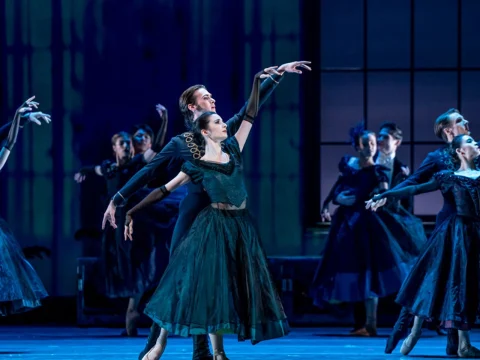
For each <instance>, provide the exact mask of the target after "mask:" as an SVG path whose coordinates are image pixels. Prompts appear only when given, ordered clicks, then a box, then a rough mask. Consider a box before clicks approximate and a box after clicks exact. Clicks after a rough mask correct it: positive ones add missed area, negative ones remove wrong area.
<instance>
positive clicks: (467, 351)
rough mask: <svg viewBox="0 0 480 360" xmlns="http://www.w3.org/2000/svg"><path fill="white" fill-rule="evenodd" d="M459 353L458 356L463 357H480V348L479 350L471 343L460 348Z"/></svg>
mask: <svg viewBox="0 0 480 360" xmlns="http://www.w3.org/2000/svg"><path fill="white" fill-rule="evenodd" d="M457 354H458V357H461V358H471V359H472V358H473V359H478V358H480V350H478V349H477V348H476V347H474V346H472V345H470V344H469V345H467V346H466V347H464V348H462V349H458V353H457Z"/></svg>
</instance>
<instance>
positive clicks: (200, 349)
mask: <svg viewBox="0 0 480 360" xmlns="http://www.w3.org/2000/svg"><path fill="white" fill-rule="evenodd" d="M309 63H310V62H309V61H294V62H290V63H286V64H283V65H281V66H279V67H278V68H276V69H272V70H269V73H270V75H271V76H270V77H269V78H267V79H265V80H264V81H263V82H262V84H261V85H260V95H259V96H260V100H259V102H260V103H259V107H261V106H262V105H263V103H264V102H265V101H266V100H267V99H268V97H269V96H270V94H271V93H272V92H273V90H274V89H275V88H276V86H277V85H278V84H279V83H280V81H281V80H282V79H283V75H284V73H295V74H301V73H302V70H301V69H306V70H311V69H310V67H309V66H308V65H307V64H309ZM215 104H216V103H215V100H214V99H213V97H212V94H210V93H209V92H208V90H207V89H206V88H205V86H203V85H195V86H192V87H190V88H188V89H187V90H185V91H184V92H183V94H182V95H181V96H180V99H179V106H180V111H181V113H182V115H183V116H184V120H185V124H186V125H187V127H188V128H191V126H192V124H193V123H194V121H195V120H196V119H197V118H198V117H199V116H200V115H201V113H203V112H205V111H215V109H216V107H215ZM245 109H246V105H244V106H243V107H242V109H241V110H240V111H239V112H238V113H237V114H236V115H234V116H233V117H232V118H231V119H230V120H228V121H227V122H226V124H227V131H228V135H229V136H233V134H235V132H236V131H237V130H238V127H239V126H240V124H241V122H242V121H243V119H244V118H245ZM194 145H195V140H194V138H193V134H192V133H191V132H187V133H184V134H182V135H178V136H176V137H174V138H173V139H172V140H170V142H169V143H168V144H167V145H166V146H165V147H164V149H163V150H162V151H161V152H160V153H159V154H158V155H157V156H156V157H155V158H154V159H153V160H152V161H151V162H150V163H149V164H148V165H147V166H145V167H144V168H143V169H142V170H140V171H139V172H138V173H137V174H136V175H135V176H134V177H133V178H132V179H131V180H130V181H129V182H128V183H127V184H126V185H125V186H124V187H123V188H122V189H120V190H119V192H118V193H117V194H116V195H115V196H114V197H113V199H112V201H111V202H110V204H109V206H108V208H107V210H106V212H105V215H104V218H103V226H104V225H105V224H106V222H107V221H109V222H110V223H111V224H112V226H116V225H115V210H116V208H117V207H118V206H119V205H121V204H122V202H123V201H124V200H125V199H128V198H129V197H131V196H132V195H133V194H134V193H135V192H136V191H137V190H139V189H141V188H142V187H143V186H145V185H146V184H148V183H149V182H151V181H153V180H155V179H156V178H158V177H160V178H161V177H162V176H166V175H169V176H170V177H172V176H175V175H176V174H177V173H178V172H179V171H180V169H181V166H182V164H183V163H184V161H190V160H192V159H199V158H200V157H201V153H200V152H191V148H193V147H194ZM187 187H188V195H187V196H186V197H185V198H184V199H183V201H182V203H181V204H180V211H179V215H178V220H177V223H176V225H175V229H174V232H173V236H172V240H171V245H170V253H173V251H174V250H175V248H176V246H178V244H179V243H180V239H181V238H183V236H184V235H185V234H186V233H187V231H188V229H189V228H190V226H191V225H192V223H193V221H194V219H195V217H196V216H197V215H198V213H199V212H200V211H201V210H202V209H204V208H205V207H206V206H208V204H209V200H208V196H207V194H206V193H205V191H204V190H203V187H202V186H201V185H199V184H193V183H189V184H188V185H187ZM159 334H160V327H159V326H158V325H157V324H155V323H154V324H153V325H152V328H151V330H150V335H149V337H148V340H147V343H146V345H145V349H144V350H143V351H142V352H141V353H140V355H139V358H140V359H141V358H142V357H143V356H144V354H145V353H147V352H148V351H149V350H150V349H151V348H152V347H153V346H154V345H155V343H156V340H157V338H158V336H159ZM193 344H194V347H193V359H195V360H199V359H211V357H212V355H211V353H210V350H209V347H208V338H207V336H206V335H198V336H197V335H194V336H193Z"/></svg>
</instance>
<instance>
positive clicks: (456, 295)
mask: <svg viewBox="0 0 480 360" xmlns="http://www.w3.org/2000/svg"><path fill="white" fill-rule="evenodd" d="M479 251H480V222H479V221H476V220H474V219H471V218H466V217H462V216H458V215H452V216H450V217H449V218H447V219H446V220H445V221H443V222H442V223H441V224H439V225H438V226H437V228H436V229H435V230H434V231H433V233H432V235H431V237H430V239H429V241H428V245H427V246H426V248H425V250H424V252H423V254H422V255H421V256H420V257H419V258H418V261H417V262H416V264H415V265H414V266H413V268H412V271H411V272H410V274H409V275H408V277H407V279H406V280H405V282H404V283H403V285H402V288H401V289H400V291H399V293H398V295H397V299H396V301H397V302H398V303H399V304H400V305H402V306H404V307H406V308H408V309H410V311H411V312H412V313H413V314H415V315H417V316H420V317H424V318H435V319H439V320H442V321H443V322H444V324H445V327H447V328H457V329H461V330H468V329H470V327H471V326H472V325H473V324H474V322H475V318H476V315H477V313H478V310H479V300H480V297H479V291H480V286H479V280H480V275H479V273H480V264H479V260H480V256H479Z"/></svg>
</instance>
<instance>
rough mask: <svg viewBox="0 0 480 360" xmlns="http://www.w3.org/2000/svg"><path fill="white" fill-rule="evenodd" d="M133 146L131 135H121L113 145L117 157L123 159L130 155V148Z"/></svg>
mask: <svg viewBox="0 0 480 360" xmlns="http://www.w3.org/2000/svg"><path fill="white" fill-rule="evenodd" d="M131 148H132V139H130V138H129V137H119V138H118V139H117V141H116V142H115V145H113V152H114V153H115V155H117V157H119V158H121V159H123V158H125V157H128V156H130V149H131Z"/></svg>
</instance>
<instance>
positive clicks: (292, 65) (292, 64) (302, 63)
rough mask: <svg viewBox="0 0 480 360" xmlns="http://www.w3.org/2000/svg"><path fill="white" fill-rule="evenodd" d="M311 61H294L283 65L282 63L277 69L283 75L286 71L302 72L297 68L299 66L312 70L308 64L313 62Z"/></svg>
mask: <svg viewBox="0 0 480 360" xmlns="http://www.w3.org/2000/svg"><path fill="white" fill-rule="evenodd" d="M311 63H312V62H311V61H292V62H289V63H286V64H283V65H280V66H279V67H278V69H277V71H278V72H279V73H280V74H281V75H283V73H284V72H287V73H295V74H301V73H302V70H300V69H297V68H303V69H306V70H308V71H311V70H312V68H311V67H310V66H308V65H307V64H311Z"/></svg>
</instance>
